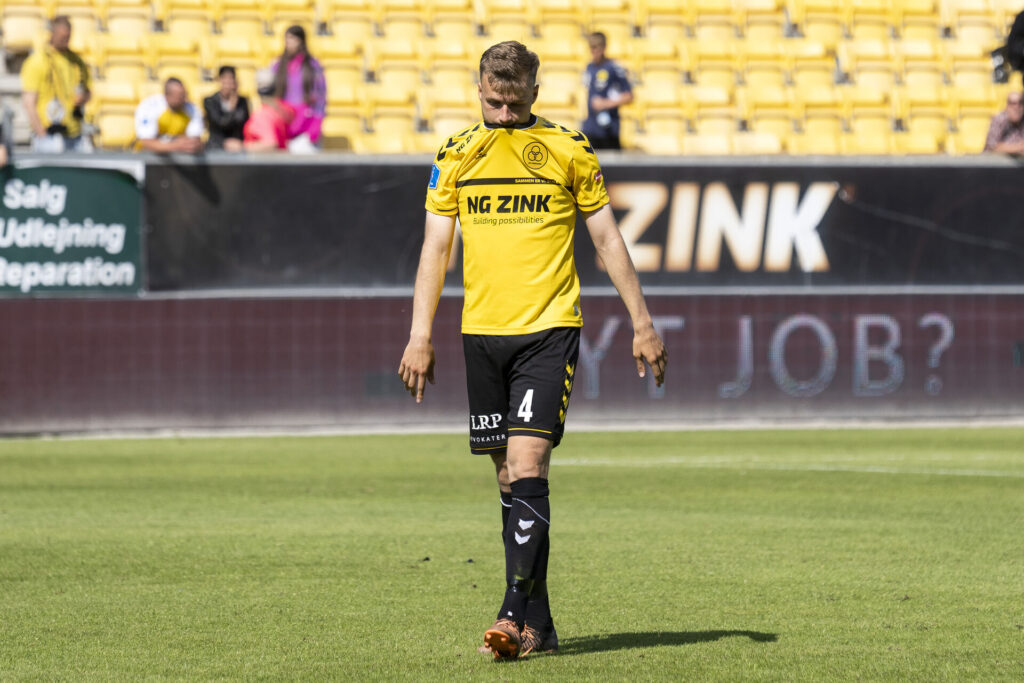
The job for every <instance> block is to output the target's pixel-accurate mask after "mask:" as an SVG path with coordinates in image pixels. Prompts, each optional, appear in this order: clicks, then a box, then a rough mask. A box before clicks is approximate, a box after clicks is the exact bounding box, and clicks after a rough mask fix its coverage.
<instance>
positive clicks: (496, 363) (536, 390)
mask: <svg viewBox="0 0 1024 683" xmlns="http://www.w3.org/2000/svg"><path fill="white" fill-rule="evenodd" d="M462 347H463V349H464V350H465V353H466V385H467V388H468V390H469V448H470V450H471V451H473V452H474V453H493V452H495V451H500V450H502V449H504V448H505V447H506V446H507V445H508V437H509V435H510V434H511V435H512V436H520V435H522V436H539V437H542V438H545V439H550V440H551V441H552V442H554V445H555V446H557V445H558V443H559V442H560V441H561V440H562V433H563V432H564V430H565V413H566V411H567V410H568V409H569V395H570V394H571V393H572V383H573V379H574V377H575V374H576V360H577V359H578V358H579V355H580V328H578V327H555V328H552V329H550V330H542V331H540V332H534V333H532V334H516V335H501V336H498V335H489V334H464V335H462Z"/></svg>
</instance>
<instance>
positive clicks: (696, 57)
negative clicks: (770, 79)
mask: <svg viewBox="0 0 1024 683" xmlns="http://www.w3.org/2000/svg"><path fill="white" fill-rule="evenodd" d="M740 49H741V48H740V43H739V42H731V43H730V42H724V41H697V42H695V43H694V44H693V46H692V51H691V54H692V59H691V61H692V66H691V70H692V75H693V79H694V81H695V82H696V83H698V84H700V85H710V86H718V87H721V88H726V89H732V88H733V87H734V86H735V85H736V74H737V73H738V70H739V68H740V67H741V66H742V63H743V61H742V56H741V55H740Z"/></svg>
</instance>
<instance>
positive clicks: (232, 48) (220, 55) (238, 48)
mask: <svg viewBox="0 0 1024 683" xmlns="http://www.w3.org/2000/svg"><path fill="white" fill-rule="evenodd" d="M200 54H201V56H202V60H203V67H204V68H205V69H206V70H207V71H209V72H211V73H216V72H217V69H219V68H220V67H221V65H224V64H230V65H232V66H234V67H235V68H236V69H259V68H262V67H264V66H266V64H265V63H264V58H263V54H262V50H261V47H260V46H259V44H257V43H254V41H252V40H249V39H248V38H246V37H244V36H206V37H204V38H202V39H201V42H200Z"/></svg>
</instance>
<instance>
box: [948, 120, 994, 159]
mask: <svg viewBox="0 0 1024 683" xmlns="http://www.w3.org/2000/svg"><path fill="white" fill-rule="evenodd" d="M991 124H992V118H991V117H990V116H984V115H971V116H964V117H962V118H961V119H960V120H959V121H957V135H956V141H957V151H958V153H960V154H977V153H979V152H981V151H982V150H984V149H985V138H987V137H988V129H989V126H990V125H991Z"/></svg>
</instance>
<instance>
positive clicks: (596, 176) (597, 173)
mask: <svg viewBox="0 0 1024 683" xmlns="http://www.w3.org/2000/svg"><path fill="white" fill-rule="evenodd" d="M603 177H604V175H603V174H602V173H601V170H600V169H598V170H597V171H594V182H595V183H599V182H601V178H603Z"/></svg>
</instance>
